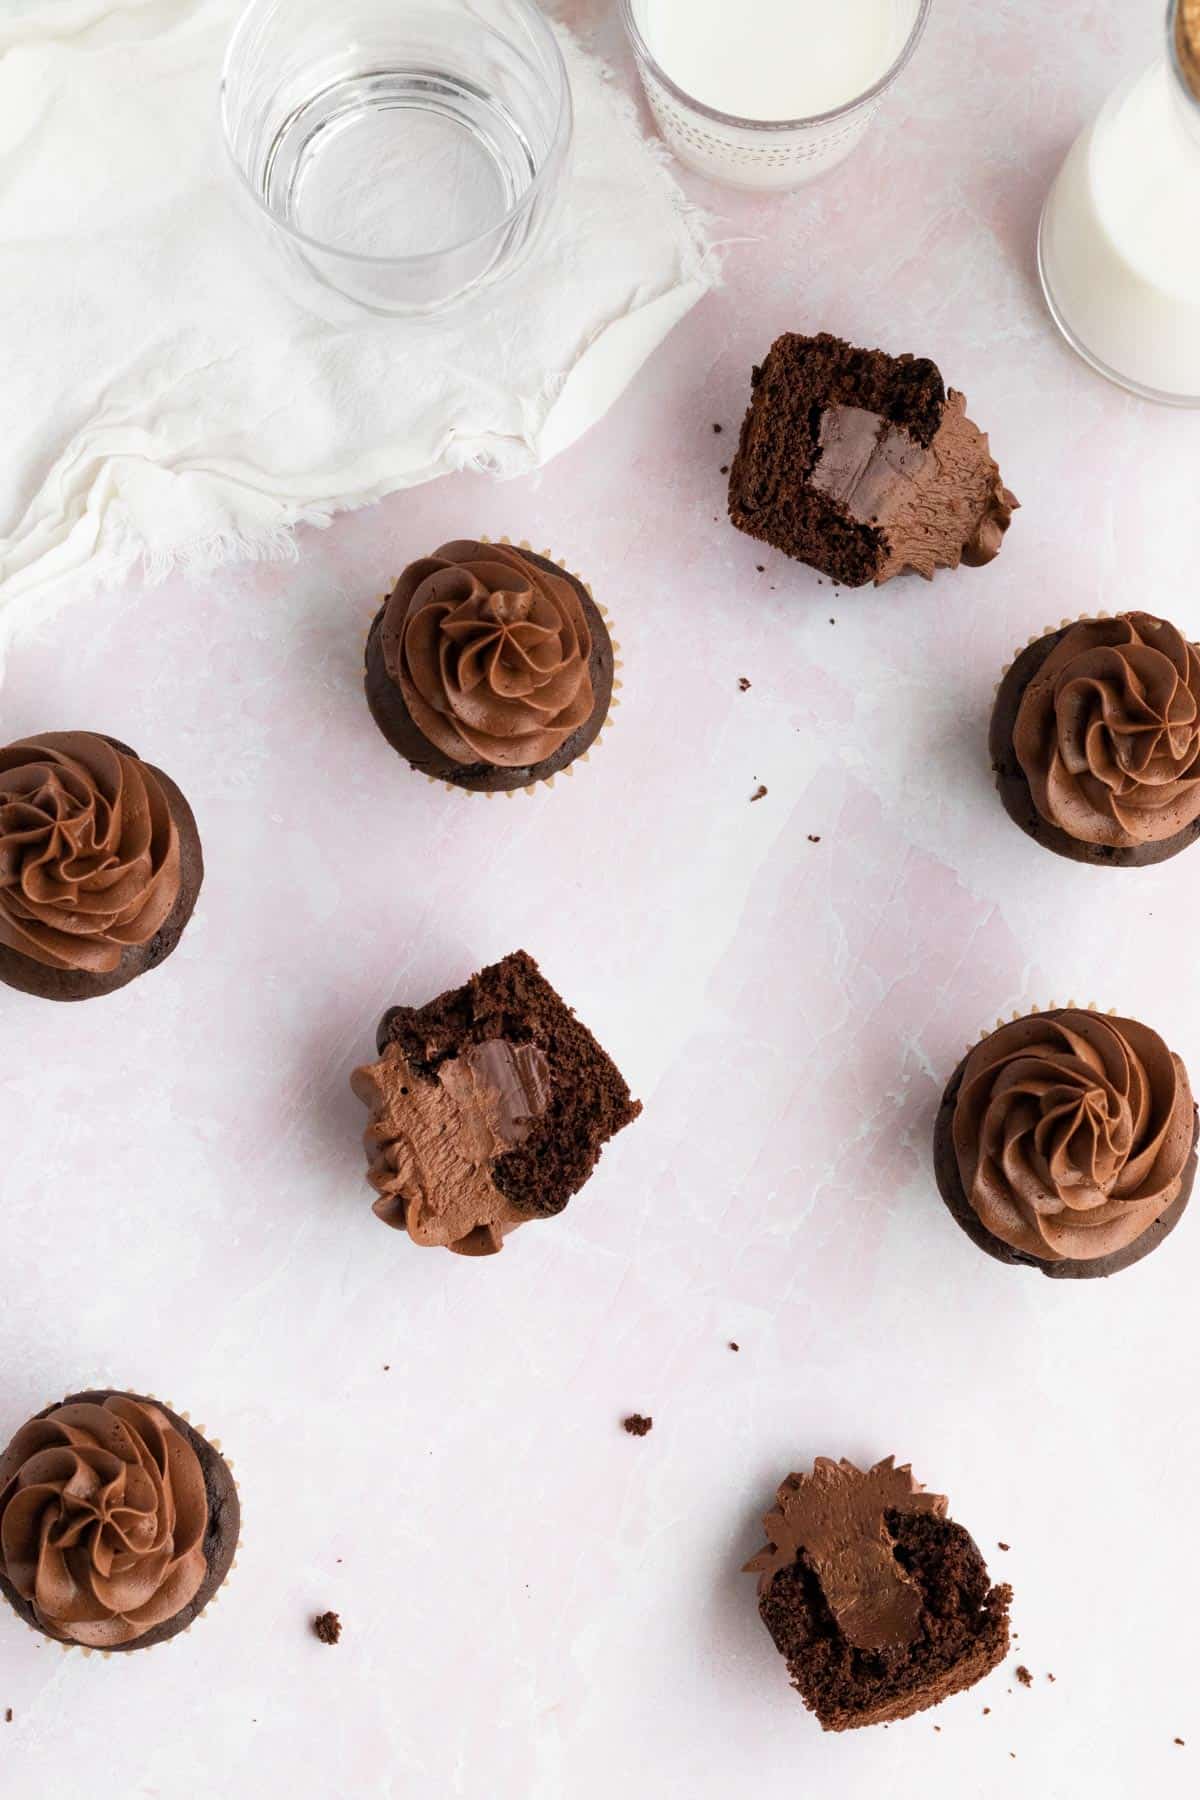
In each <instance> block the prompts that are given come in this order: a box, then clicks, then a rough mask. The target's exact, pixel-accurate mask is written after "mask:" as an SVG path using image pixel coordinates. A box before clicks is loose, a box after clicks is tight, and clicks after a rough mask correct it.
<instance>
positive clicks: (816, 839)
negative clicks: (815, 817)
mask: <svg viewBox="0 0 1200 1800" xmlns="http://www.w3.org/2000/svg"><path fill="white" fill-rule="evenodd" d="M808 841H809V843H810V844H819V843H820V841H821V840H820V838H819V837H814V836H813V834H812V832H811V831H810V832H809V834H808Z"/></svg>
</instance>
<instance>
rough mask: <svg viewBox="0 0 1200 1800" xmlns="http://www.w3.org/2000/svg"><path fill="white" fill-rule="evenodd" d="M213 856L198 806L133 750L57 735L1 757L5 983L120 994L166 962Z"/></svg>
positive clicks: (88, 995)
mask: <svg viewBox="0 0 1200 1800" xmlns="http://www.w3.org/2000/svg"><path fill="white" fill-rule="evenodd" d="M203 879H204V859H203V855H202V852H201V849H200V837H199V833H198V832H197V830H196V821H195V819H194V817H193V816H192V809H191V807H190V806H189V805H188V803H187V801H186V800H185V799H184V797H183V795H182V794H181V793H180V791H179V789H178V788H177V787H176V785H175V783H174V782H173V781H172V780H171V779H170V777H169V776H167V775H164V774H163V772H162V770H161V769H156V768H155V767H154V766H153V764H151V763H146V762H143V761H142V759H141V758H140V757H139V756H138V755H137V754H136V752H134V751H133V750H131V749H130V748H129V746H128V744H122V743H121V742H120V741H119V740H118V739H116V738H110V737H103V736H101V735H100V734H99V733H97V732H92V731H47V732H43V733H42V734H41V735H40V736H39V737H32V738H22V739H21V740H20V741H19V742H17V743H15V744H8V745H6V746H5V747H4V748H3V749H0V981H4V982H6V983H7V984H8V986H9V987H14V988H19V989H20V990H21V991H22V992H23V993H27V994H36V995H38V996H40V997H41V998H42V999H46V1000H89V999H92V998H94V997H95V996H97V995H100V994H111V993H114V992H115V991H116V990H117V989H118V988H122V987H124V986H125V985H126V983H127V982H130V981H133V980H134V979H135V978H136V977H137V976H138V975H143V974H145V972H146V970H147V969H153V968H156V967H157V966H158V964H159V963H161V962H165V960H166V958H167V957H168V956H170V954H171V952H172V951H173V950H174V949H175V946H176V945H177V944H178V942H179V940H180V938H181V937H182V935H183V930H184V927H185V926H186V924H187V922H188V920H189V919H190V918H191V916H192V909H193V908H194V906H195V904H196V897H197V895H198V894H199V892H200V884H201V882H202V881H203Z"/></svg>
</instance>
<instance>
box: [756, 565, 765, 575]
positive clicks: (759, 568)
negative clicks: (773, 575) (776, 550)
mask: <svg viewBox="0 0 1200 1800" xmlns="http://www.w3.org/2000/svg"><path fill="white" fill-rule="evenodd" d="M754 566H755V568H756V569H757V570H758V572H759V574H760V575H765V574H766V572H767V565H766V563H755V565H754Z"/></svg>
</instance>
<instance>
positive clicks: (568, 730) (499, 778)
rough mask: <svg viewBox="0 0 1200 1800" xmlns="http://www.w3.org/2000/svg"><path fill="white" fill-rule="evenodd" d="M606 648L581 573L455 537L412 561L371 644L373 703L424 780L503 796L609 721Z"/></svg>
mask: <svg viewBox="0 0 1200 1800" xmlns="http://www.w3.org/2000/svg"><path fill="white" fill-rule="evenodd" d="M613 668H614V663H613V644H612V639H611V638H610V636H609V633H608V628H607V626H606V625H605V622H604V619H603V617H602V615H601V612H600V608H599V607H598V606H597V605H596V603H595V601H594V600H593V599H592V596H591V594H590V592H589V591H588V589H587V587H586V586H585V585H584V583H583V582H582V581H581V580H580V579H579V577H578V576H576V575H572V574H569V573H568V572H567V570H566V569H562V568H560V567H559V566H558V564H557V563H554V562H551V561H550V560H549V558H548V557H545V556H539V555H537V554H536V553H535V552H534V551H532V550H529V549H526V548H524V547H522V548H520V549H518V548H517V547H516V546H515V545H513V544H508V543H501V544H485V543H480V542H478V541H476V540H474V539H463V540H460V541H457V542H454V543H449V544H443V545H442V547H441V549H440V550H437V551H435V552H434V554H433V555H432V556H428V557H425V558H424V559H423V560H422V561H420V562H415V563H412V564H410V565H409V567H408V568H407V569H405V571H404V573H403V574H402V575H401V577H400V579H399V580H398V581H397V583H396V585H395V587H394V588H393V590H392V592H391V593H390V594H389V595H388V597H387V599H386V600H385V601H384V603H383V605H382V607H381V608H380V610H379V612H378V614H377V615H376V618H375V622H374V624H373V625H372V627H371V632H370V636H369V638H368V640H367V667H366V691H367V702H368V704H369V706H370V708H371V713H372V716H373V717H374V720H375V723H376V724H377V725H378V727H379V729H380V731H381V732H382V733H383V735H384V737H385V738H386V739H387V741H388V743H389V744H391V746H392V748H393V749H394V750H397V751H398V752H399V753H400V755H401V756H403V757H406V758H407V759H408V761H409V762H410V763H411V764H412V766H413V768H414V769H417V770H419V771H420V772H421V774H423V775H428V776H429V777H430V778H431V779H432V780H435V781H444V782H448V783H449V784H450V785H451V786H452V787H459V788H465V789H469V790H471V791H472V792H475V793H502V792H511V791H513V790H515V789H517V788H524V787H529V786H531V785H532V784H533V783H535V782H539V781H546V780H548V779H549V778H550V777H551V776H553V775H556V774H558V773H559V772H560V771H561V770H564V769H567V768H569V767H570V765H571V764H572V763H573V762H574V761H575V760H576V759H577V758H578V757H580V756H582V755H584V753H585V752H586V751H587V750H588V749H589V748H590V747H591V745H592V744H594V743H595V741H596V739H597V738H598V737H599V735H600V732H601V731H602V730H603V728H604V725H605V722H606V721H607V719H608V713H609V706H610V704H611V701H612V690H613Z"/></svg>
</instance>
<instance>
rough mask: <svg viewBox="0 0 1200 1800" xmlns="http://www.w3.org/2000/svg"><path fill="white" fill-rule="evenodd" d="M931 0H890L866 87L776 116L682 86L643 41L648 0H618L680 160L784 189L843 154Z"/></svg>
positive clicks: (737, 182) (832, 21) (704, 171)
mask: <svg viewBox="0 0 1200 1800" xmlns="http://www.w3.org/2000/svg"><path fill="white" fill-rule="evenodd" d="M734 3H735V0H731V5H732V4H734ZM932 4H933V0H894V11H895V20H896V24H895V44H896V54H895V57H894V60H893V61H892V62H891V64H890V66H889V67H888V68H887V69H886V70H885V72H884V73H883V74H882V75H881V76H880V78H879V79H878V80H877V81H876V82H875V83H874V84H873V85H872V86H871V87H869V88H867V89H866V91H865V92H863V93H860V94H857V95H852V96H851V97H849V98H848V99H847V100H846V101H845V103H844V104H843V105H841V106H837V107H834V108H833V109H832V110H831V111H829V112H823V113H818V114H816V115H814V116H813V117H812V118H807V119H779V120H765V119H743V118H738V117H736V116H735V115H734V114H733V113H725V112H720V111H718V110H717V109H716V108H714V107H712V106H708V105H705V104H704V102H703V101H700V100H697V99H695V98H694V97H693V96H692V95H691V94H688V93H685V92H684V90H683V88H681V87H679V86H678V85H677V84H676V83H675V82H674V81H672V79H671V77H670V76H669V75H668V74H667V72H666V71H665V70H664V69H663V68H662V67H661V66H660V64H659V63H658V62H657V61H656V59H655V57H654V56H653V55H652V54H651V51H650V49H649V48H648V46H647V42H646V37H645V32H644V27H645V26H646V23H647V11H648V0H621V12H622V15H623V17H624V20H625V28H626V30H627V32H628V33H629V38H630V41H631V43H632V45H633V51H634V56H635V58H636V60H637V65H638V73H639V74H640V75H641V78H642V85H643V87H644V88H645V90H646V97H647V99H648V100H649V102H650V110H651V111H652V112H653V114H654V117H655V121H656V123H657V125H658V128H659V130H660V132H661V133H662V135H663V137H664V138H665V139H666V141H667V143H668V144H669V145H670V146H671V149H672V150H673V151H674V152H675V155H676V156H677V157H678V158H679V160H680V162H683V163H686V164H687V165H688V167H689V168H692V169H696V170H698V171H699V173H700V174H701V175H708V176H709V177H711V179H712V180H714V181H720V182H724V183H725V184H726V185H727V186H729V187H742V188H760V189H770V188H775V189H784V188H794V187H800V186H801V185H802V184H803V183H804V182H806V181H812V180H814V179H815V178H816V177H817V176H818V175H824V174H825V173H826V171H827V170H829V169H832V168H834V167H835V166H836V165H837V164H838V163H840V162H841V161H842V159H843V158H844V157H846V156H848V155H849V154H850V152H851V150H853V149H854V147H855V145H856V144H857V143H858V142H859V141H860V139H861V138H862V136H863V134H864V133H865V131H866V129H867V126H868V125H869V124H870V123H871V120H872V119H873V118H874V117H875V113H876V111H877V110H878V107H879V103H880V101H881V100H882V99H883V97H884V95H885V94H886V93H887V91H888V89H889V88H890V87H891V86H892V83H893V82H894V81H895V80H896V78H897V76H898V75H899V74H900V73H901V71H902V70H903V69H905V68H906V67H907V65H908V63H909V62H910V60H911V58H912V55H913V52H914V51H915V50H916V48H917V45H918V44H919V43H920V41H921V36H922V33H923V32H924V30H925V26H926V23H927V21H928V18H929V12H930V8H931V6H932ZM822 28H823V29H824V30H826V31H830V30H836V29H837V8H836V6H834V7H831V8H830V9H829V11H828V16H827V18H826V20H825V23H824V25H823V27H822Z"/></svg>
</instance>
